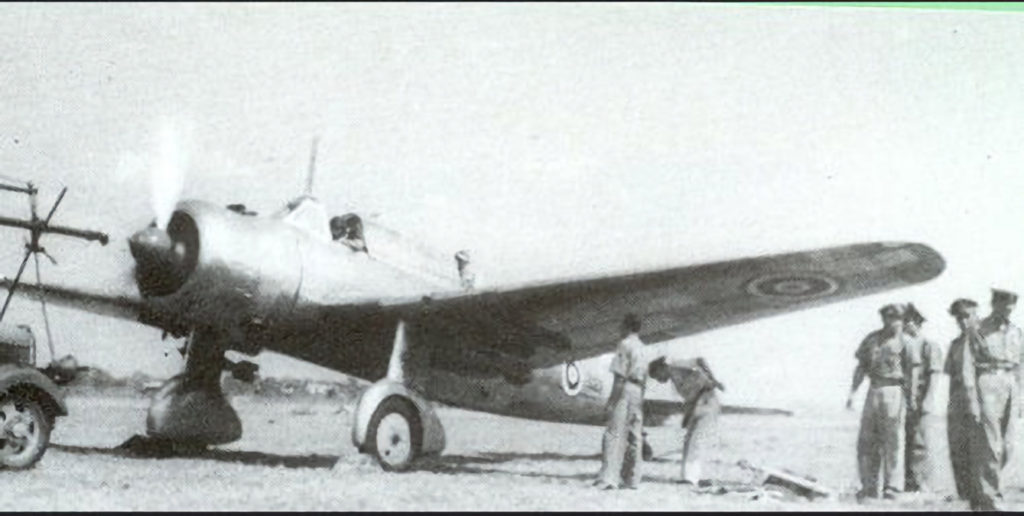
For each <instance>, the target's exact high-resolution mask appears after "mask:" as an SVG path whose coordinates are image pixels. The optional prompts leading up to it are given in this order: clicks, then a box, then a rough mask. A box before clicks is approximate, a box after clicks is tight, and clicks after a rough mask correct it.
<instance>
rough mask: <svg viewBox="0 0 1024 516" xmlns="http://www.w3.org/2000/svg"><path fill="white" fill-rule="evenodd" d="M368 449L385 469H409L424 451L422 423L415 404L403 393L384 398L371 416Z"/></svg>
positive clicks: (367, 434) (367, 440) (398, 470)
mask: <svg viewBox="0 0 1024 516" xmlns="http://www.w3.org/2000/svg"><path fill="white" fill-rule="evenodd" d="M366 445H367V451H369V452H370V453H371V454H373V456H374V457H375V458H376V459H377V462H378V463H379V464H380V466H381V468H383V469H384V471H394V472H400V471H406V470H408V469H409V468H410V467H411V466H412V464H413V462H415V460H416V458H417V457H419V456H420V454H421V453H422V450H423V423H422V422H421V421H420V415H419V412H418V411H417V410H416V406H415V405H413V404H412V402H410V401H409V400H407V399H405V398H403V397H401V396H391V397H389V398H387V399H385V400H384V401H383V402H382V403H381V404H380V405H378V406H377V410H375V411H374V412H373V417H371V418H370V425H369V428H368V429H367V433H366Z"/></svg>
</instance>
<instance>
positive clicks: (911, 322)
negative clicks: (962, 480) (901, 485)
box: [903, 303, 942, 492]
mask: <svg viewBox="0 0 1024 516" xmlns="http://www.w3.org/2000/svg"><path fill="white" fill-rule="evenodd" d="M925 320H926V319H925V318H924V316H923V315H921V312H919V311H918V310H917V308H916V307H915V306H914V304H913V303H907V308H906V312H905V313H904V315H903V331H904V333H905V334H906V335H907V337H908V340H909V344H910V352H911V353H912V355H913V357H912V358H913V359H912V363H913V364H914V367H915V368H917V383H915V384H914V385H911V386H910V396H911V397H913V398H914V405H916V407H917V410H908V411H907V426H906V438H907V441H906V456H905V461H906V470H905V471H906V474H905V481H906V491H908V492H910V491H923V492H928V491H930V490H931V485H932V481H931V480H932V470H933V468H934V465H933V463H932V457H931V445H932V443H933V440H934V437H933V433H934V424H933V422H932V421H931V419H932V418H930V417H928V416H930V415H932V413H933V411H934V409H935V388H936V387H935V384H936V383H938V382H937V380H938V377H936V376H934V375H937V374H941V373H942V349H941V348H940V347H939V346H938V344H936V343H934V342H932V341H931V340H928V339H926V338H925V337H924V335H923V334H922V333H921V326H922V325H923V324H924V322H925Z"/></svg>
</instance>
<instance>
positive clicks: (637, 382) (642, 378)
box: [594, 313, 647, 489]
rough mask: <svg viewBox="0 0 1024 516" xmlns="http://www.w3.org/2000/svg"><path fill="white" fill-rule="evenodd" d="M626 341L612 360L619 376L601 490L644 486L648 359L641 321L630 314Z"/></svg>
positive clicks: (609, 411)
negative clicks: (643, 465)
mask: <svg viewBox="0 0 1024 516" xmlns="http://www.w3.org/2000/svg"><path fill="white" fill-rule="evenodd" d="M621 331H622V340H621V341H619V345H618V348H617V349H616V350H615V357H614V358H613V359H612V364H611V368H610V369H611V372H612V373H613V374H614V376H615V380H614V383H613V384H612V393H611V397H609V398H608V405H607V408H606V411H607V414H608V426H607V428H606V429H605V431H604V438H603V439H602V440H601V451H602V457H603V459H602V461H601V472H600V473H599V474H598V478H597V481H595V482H594V485H595V486H597V487H598V488H600V489H615V488H617V487H625V488H628V489H636V487H637V484H638V483H639V482H640V468H639V466H640V464H639V463H640V462H641V461H642V459H643V457H641V456H640V447H641V446H642V442H643V425H644V420H643V416H644V413H643V402H644V386H645V384H646V383H647V359H646V357H645V356H644V355H645V354H644V350H643V347H644V343H643V341H641V340H640V318H639V317H637V316H636V314H632V313H630V314H627V315H626V317H625V318H624V319H623V321H622V327H621Z"/></svg>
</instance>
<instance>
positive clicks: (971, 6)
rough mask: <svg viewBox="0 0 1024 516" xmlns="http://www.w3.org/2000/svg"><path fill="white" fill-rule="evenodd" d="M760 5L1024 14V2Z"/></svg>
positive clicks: (769, 3) (768, 3) (775, 3)
mask: <svg viewBox="0 0 1024 516" xmlns="http://www.w3.org/2000/svg"><path fill="white" fill-rule="evenodd" d="M758 5H778V6H787V7H789V6H801V5H811V6H817V7H891V8H896V9H923V10H931V11H933V10H947V11H1004V12H1024V2H767V3H760V2H759V3H758Z"/></svg>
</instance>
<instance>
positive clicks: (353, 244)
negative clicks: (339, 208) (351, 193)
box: [331, 213, 369, 253]
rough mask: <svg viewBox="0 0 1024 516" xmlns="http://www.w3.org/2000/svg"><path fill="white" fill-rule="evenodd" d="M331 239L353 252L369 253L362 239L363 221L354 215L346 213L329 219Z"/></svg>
mask: <svg viewBox="0 0 1024 516" xmlns="http://www.w3.org/2000/svg"><path fill="white" fill-rule="evenodd" d="M331 239H332V240H334V241H335V242H341V243H342V244H345V245H346V246H348V247H349V248H350V249H352V250H353V251H355V252H357V253H358V252H363V253H369V250H368V249H367V248H366V240H364V239H363V221H362V219H360V218H359V215H356V214H355V213H346V214H345V215H339V216H337V217H334V218H332V219H331Z"/></svg>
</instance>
